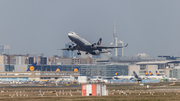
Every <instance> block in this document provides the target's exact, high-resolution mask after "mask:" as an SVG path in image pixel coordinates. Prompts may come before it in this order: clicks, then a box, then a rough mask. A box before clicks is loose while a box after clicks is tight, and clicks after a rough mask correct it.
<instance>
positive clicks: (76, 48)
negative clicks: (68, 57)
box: [61, 45, 80, 50]
mask: <svg viewBox="0 0 180 101" xmlns="http://www.w3.org/2000/svg"><path fill="white" fill-rule="evenodd" d="M61 50H80V47H79V46H78V45H76V46H73V47H72V48H69V47H68V48H63V49H61Z"/></svg>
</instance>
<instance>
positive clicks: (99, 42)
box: [97, 38, 102, 46]
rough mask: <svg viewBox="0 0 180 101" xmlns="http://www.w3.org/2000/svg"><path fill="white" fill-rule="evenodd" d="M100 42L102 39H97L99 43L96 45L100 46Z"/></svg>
mask: <svg viewBox="0 0 180 101" xmlns="http://www.w3.org/2000/svg"><path fill="white" fill-rule="evenodd" d="M101 41H102V38H100V39H99V41H98V42H97V45H99V46H100V45H101Z"/></svg>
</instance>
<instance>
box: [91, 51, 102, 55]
mask: <svg viewBox="0 0 180 101" xmlns="http://www.w3.org/2000/svg"><path fill="white" fill-rule="evenodd" d="M91 54H92V55H100V52H99V51H98V50H96V51H94V52H92V53H91Z"/></svg>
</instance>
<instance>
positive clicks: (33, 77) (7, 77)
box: [0, 71, 79, 82]
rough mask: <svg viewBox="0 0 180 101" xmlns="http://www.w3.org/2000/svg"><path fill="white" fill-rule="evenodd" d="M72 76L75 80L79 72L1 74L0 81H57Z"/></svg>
mask: <svg viewBox="0 0 180 101" xmlns="http://www.w3.org/2000/svg"><path fill="white" fill-rule="evenodd" d="M70 75H71V76H72V77H74V78H77V77H78V76H79V72H73V71H71V72H70V71H69V72H67V71H61V72H55V71H33V72H1V73H0V80H1V81H21V82H24V81H47V80H57V79H59V78H61V77H66V76H70Z"/></svg>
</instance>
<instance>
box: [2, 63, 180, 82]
mask: <svg viewBox="0 0 180 101" xmlns="http://www.w3.org/2000/svg"><path fill="white" fill-rule="evenodd" d="M30 66H31V65H30V64H29V65H27V64H24V65H10V64H8V65H6V64H5V65H1V64H0V80H1V81H29V80H35V81H42V80H56V79H59V78H60V77H63V76H70V75H71V76H73V77H75V79H77V78H78V76H88V77H92V76H104V77H113V76H117V75H133V71H135V72H136V73H137V74H138V75H145V74H144V71H148V73H149V71H151V72H152V73H153V74H154V75H156V71H158V72H159V73H160V75H163V76H165V77H167V78H169V77H174V78H178V79H180V75H179V76H178V73H179V74H180V61H179V60H169V61H148V62H137V63H135V64H128V63H106V64H79V65H71V64H69V65H36V68H35V69H34V71H27V69H28V68H29V67H30ZM58 67H61V70H60V71H56V69H57V68H58ZM75 68H78V71H76V72H75V71H74V69H75ZM172 71H173V72H172ZM115 74H116V75H115Z"/></svg>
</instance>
